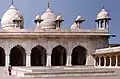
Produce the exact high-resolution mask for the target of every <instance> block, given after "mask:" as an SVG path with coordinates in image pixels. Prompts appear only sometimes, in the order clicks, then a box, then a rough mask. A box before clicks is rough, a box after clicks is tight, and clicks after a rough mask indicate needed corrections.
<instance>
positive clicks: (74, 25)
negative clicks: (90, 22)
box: [71, 22, 79, 29]
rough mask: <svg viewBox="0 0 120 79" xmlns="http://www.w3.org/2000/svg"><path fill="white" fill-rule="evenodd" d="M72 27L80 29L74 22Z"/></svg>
mask: <svg viewBox="0 0 120 79" xmlns="http://www.w3.org/2000/svg"><path fill="white" fill-rule="evenodd" d="M71 29H79V28H78V26H77V24H76V23H75V22H74V23H73V24H72V25H71Z"/></svg>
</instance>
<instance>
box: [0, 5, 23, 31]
mask: <svg viewBox="0 0 120 79" xmlns="http://www.w3.org/2000/svg"><path fill="white" fill-rule="evenodd" d="M14 20H21V23H19V27H18V28H23V25H24V18H23V16H22V14H21V13H20V12H19V11H18V9H16V8H15V7H14V6H13V5H11V6H10V8H9V9H8V10H7V11H6V12H5V13H4V15H3V17H2V19H1V25H2V28H3V29H6V28H13V27H15V24H14V22H13V21H14ZM16 25H17V24H16Z"/></svg>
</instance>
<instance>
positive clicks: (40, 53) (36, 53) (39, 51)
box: [31, 45, 47, 66]
mask: <svg viewBox="0 0 120 79" xmlns="http://www.w3.org/2000/svg"><path fill="white" fill-rule="evenodd" d="M46 58H47V54H46V49H45V48H44V47H42V46H40V45H38V46H36V47H34V48H33V49H32V50H31V66H46Z"/></svg>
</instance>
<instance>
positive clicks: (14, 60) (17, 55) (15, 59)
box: [10, 45, 26, 66]
mask: <svg viewBox="0 0 120 79" xmlns="http://www.w3.org/2000/svg"><path fill="white" fill-rule="evenodd" d="M10 64H11V65H12V66H25V65H26V53H25V49H24V48H23V47H22V46H20V45H16V46H14V47H13V48H12V49H11V50H10Z"/></svg>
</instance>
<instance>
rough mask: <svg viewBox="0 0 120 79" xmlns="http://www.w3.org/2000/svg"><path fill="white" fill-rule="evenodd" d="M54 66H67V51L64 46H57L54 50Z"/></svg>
mask: <svg viewBox="0 0 120 79" xmlns="http://www.w3.org/2000/svg"><path fill="white" fill-rule="evenodd" d="M51 57H52V60H51V61H52V63H51V64H52V66H65V65H66V49H65V48H64V47H62V46H60V45H59V46H57V47H55V48H53V50H52V55H51Z"/></svg>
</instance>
